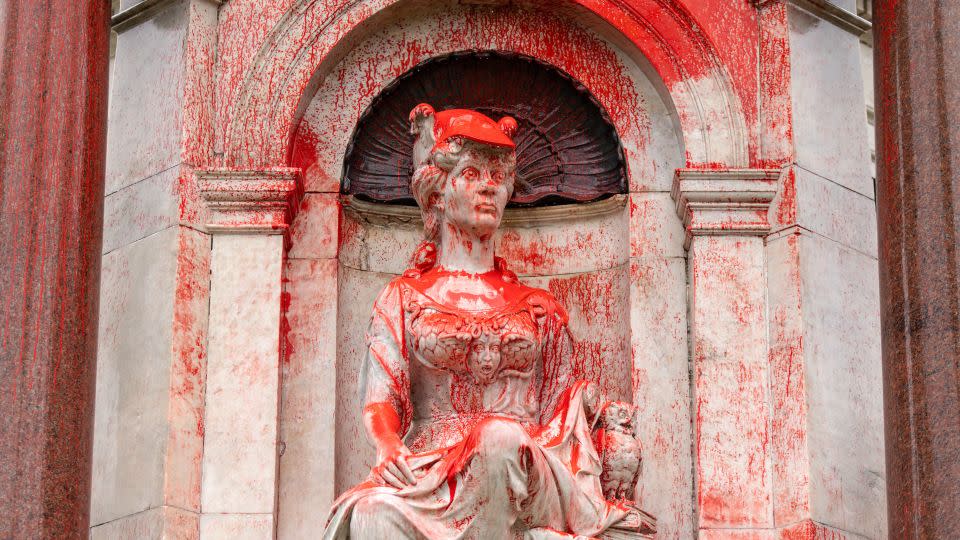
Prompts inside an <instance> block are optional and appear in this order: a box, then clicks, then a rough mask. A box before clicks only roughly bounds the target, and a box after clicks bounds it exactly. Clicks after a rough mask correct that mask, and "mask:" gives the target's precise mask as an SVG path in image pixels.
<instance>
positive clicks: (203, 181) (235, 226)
mask: <svg viewBox="0 0 960 540" xmlns="http://www.w3.org/2000/svg"><path fill="white" fill-rule="evenodd" d="M196 175H197V188H198V190H199V192H200V198H201V199H202V200H203V202H204V203H205V206H206V222H205V225H204V227H205V228H206V230H208V231H210V232H212V233H225V234H285V233H286V232H287V229H288V228H289V226H290V223H292V222H293V217H294V214H295V212H296V209H297V205H298V204H299V202H300V196H301V194H302V186H301V179H300V169H294V168H278V169H264V170H232V169H207V170H199V171H197V173H196Z"/></svg>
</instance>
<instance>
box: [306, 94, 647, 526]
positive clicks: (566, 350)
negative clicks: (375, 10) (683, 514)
mask: <svg viewBox="0 0 960 540" xmlns="http://www.w3.org/2000/svg"><path fill="white" fill-rule="evenodd" d="M410 120H411V129H412V131H413V133H414V134H415V135H416V136H417V139H416V143H415V145H414V150H413V153H414V156H413V158H414V166H415V172H414V174H413V178H412V181H411V188H412V191H413V194H414V197H415V198H416V200H417V203H418V204H419V205H420V209H421V212H422V215H423V223H424V235H425V240H424V242H423V243H422V244H421V245H420V247H419V248H418V249H417V251H416V253H415V254H414V257H413V263H412V267H411V268H410V269H409V270H407V271H406V272H405V273H404V274H403V276H401V277H399V278H397V279H395V280H394V281H393V282H391V283H390V284H389V285H388V286H387V287H386V288H385V289H384V290H383V292H382V293H381V294H380V296H379V298H377V300H376V303H375V305H374V308H373V315H372V319H371V322H370V327H369V330H368V334H367V340H368V352H367V357H366V359H365V363H364V367H363V374H362V377H363V381H362V387H363V388H364V390H363V392H364V400H363V401H364V409H363V419H364V424H365V427H366V429H367V431H368V433H369V435H370V437H371V439H372V440H373V442H374V443H375V445H376V448H377V463H378V464H377V465H376V466H375V467H374V468H373V470H372V471H371V473H370V476H369V478H368V479H367V480H366V481H365V482H363V483H361V484H360V485H358V486H356V487H354V488H353V489H351V490H350V491H348V492H347V493H345V494H344V495H343V496H341V497H340V499H339V500H338V501H337V502H336V503H335V504H334V507H333V509H332V511H331V514H330V517H329V520H328V523H327V528H326V531H325V532H324V538H353V539H367V538H372V539H401V538H427V539H446V538H483V539H500V538H503V539H514V538H529V539H549V538H649V537H651V536H650V535H652V534H653V532H654V520H653V518H652V517H651V516H649V515H648V514H646V513H644V512H643V511H641V510H639V509H638V508H636V507H635V506H634V504H633V502H632V501H630V500H629V498H630V497H632V493H633V487H632V486H633V485H635V483H636V476H635V472H636V470H637V468H638V467H639V446H638V445H635V447H634V445H633V443H631V442H630V441H634V442H635V440H634V439H632V431H629V435H627V433H628V432H627V431H626V430H624V429H622V427H617V426H614V429H612V430H611V431H610V432H609V433H610V435H609V436H603V430H602V429H601V430H597V431H595V430H594V427H595V424H596V423H597V422H598V420H599V419H600V417H601V416H603V412H604V410H605V409H604V408H603V407H602V403H603V400H602V397H601V396H600V393H599V391H598V388H597V386H596V385H595V384H594V383H591V382H588V381H583V380H580V374H579V373H578V367H577V365H576V362H575V361H574V358H573V356H572V353H571V347H570V337H569V335H568V332H567V314H566V311H565V310H564V309H563V307H562V306H561V305H559V304H558V303H557V301H556V300H555V299H554V298H553V297H552V296H551V295H550V294H549V293H548V292H546V291H544V290H540V289H536V288H532V287H528V286H526V285H524V284H522V283H520V282H519V281H518V279H517V276H516V275H515V274H513V273H512V272H510V270H508V269H507V267H506V265H505V263H504V261H503V260H502V259H500V258H498V257H495V256H494V240H493V239H494V234H495V233H496V231H497V228H498V227H499V225H500V220H501V218H502V216H503V211H504V208H505V207H506V204H507V201H508V200H509V199H510V197H511V195H512V192H513V186H514V170H515V167H516V150H515V145H514V142H513V139H512V137H513V134H514V132H515V131H516V129H517V124H516V122H515V121H514V120H513V119H512V118H509V117H506V118H503V119H501V120H500V121H499V122H495V121H493V120H491V119H490V118H488V117H486V116H484V115H482V114H479V113H477V112H474V111H469V110H447V111H442V112H435V111H434V110H433V108H431V107H430V106H429V105H418V106H417V107H416V108H415V109H414V110H413V112H411V114H410ZM623 405H627V404H623ZM619 410H620V409H615V408H610V409H609V411H610V412H611V413H613V414H611V415H609V416H611V418H614V420H613V421H612V423H613V424H618V425H619V424H620V423H622V422H621V421H620V420H622V419H623V418H625V416H624V413H622V412H618V411H619ZM598 434H599V436H598ZM624 437H627V438H626V439H625V438H624ZM603 441H612V442H613V443H615V444H609V445H607V446H609V448H610V452H611V455H610V456H607V457H609V458H610V459H605V458H604V456H602V455H601V453H602V452H603V451H604V444H605V443H604V442H603ZM624 441H626V442H624ZM615 453H616V455H614V454H615ZM604 463H611V464H614V465H611V466H613V467H617V468H618V470H617V471H604V469H603V465H604ZM601 477H603V480H601ZM618 478H619V480H618ZM613 481H616V483H615V484H611V485H613V486H615V487H612V488H611V489H610V490H608V491H607V493H606V495H608V496H609V498H610V499H614V500H608V497H607V496H605V493H604V487H605V484H604V483H605V482H607V483H610V482H613ZM626 486H629V489H626Z"/></svg>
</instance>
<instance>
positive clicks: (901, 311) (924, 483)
mask: <svg viewBox="0 0 960 540" xmlns="http://www.w3.org/2000/svg"><path fill="white" fill-rule="evenodd" d="M874 13H875V14H876V17H875V19H874V24H875V25H876V26H875V30H874V40H875V44H876V49H875V51H874V58H875V73H876V96H877V211H878V212H877V213H878V221H879V240H880V250H879V251H880V253H879V255H880V292H881V295H880V296H881V306H882V310H881V317H882V332H883V370H884V372H883V376H884V408H885V424H886V425H885V429H886V452H887V504H888V512H889V514H888V515H889V528H890V538H960V499H958V493H960V308H958V304H960V247H958V242H960V177H958V174H960V3H958V2H955V1H942V0H900V1H889V0H887V1H884V0H881V1H878V2H877V3H876V6H875V11H874Z"/></svg>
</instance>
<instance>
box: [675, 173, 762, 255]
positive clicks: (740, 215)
mask: <svg viewBox="0 0 960 540" xmlns="http://www.w3.org/2000/svg"><path fill="white" fill-rule="evenodd" d="M780 174H781V170H780V169H716V170H713V169H677V172H676V174H675V175H674V179H673V189H672V190H671V193H670V195H671V196H672V197H673V200H674V201H676V204H677V214H678V215H679V216H680V219H682V220H683V226H684V229H685V230H686V232H687V236H686V239H685V240H684V244H683V245H684V248H689V247H690V242H691V241H692V240H693V237H694V236H720V235H732V236H764V235H766V234H767V233H768V232H770V221H769V219H768V217H767V213H768V211H769V209H770V202H771V201H773V198H774V196H776V194H777V185H778V183H779V179H780Z"/></svg>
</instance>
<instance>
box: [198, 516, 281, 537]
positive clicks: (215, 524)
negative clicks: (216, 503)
mask: <svg viewBox="0 0 960 540" xmlns="http://www.w3.org/2000/svg"><path fill="white" fill-rule="evenodd" d="M274 523H275V520H274V517H273V514H204V515H203V516H201V517H200V538H202V539H203V540H273V539H274V538H276V536H275V534H274V528H275V526H274Z"/></svg>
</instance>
